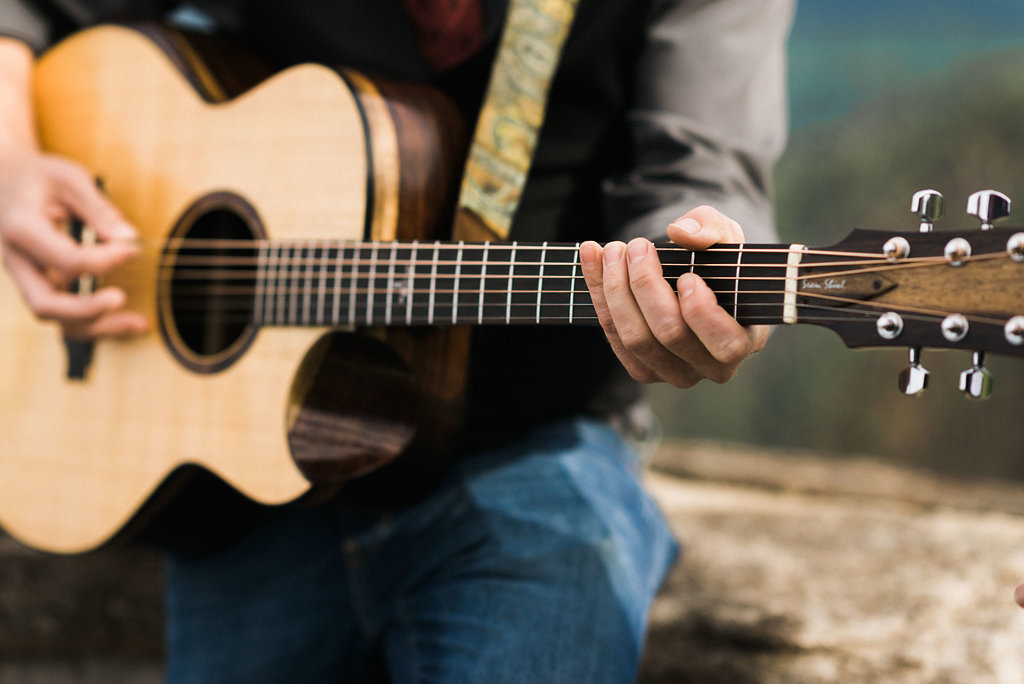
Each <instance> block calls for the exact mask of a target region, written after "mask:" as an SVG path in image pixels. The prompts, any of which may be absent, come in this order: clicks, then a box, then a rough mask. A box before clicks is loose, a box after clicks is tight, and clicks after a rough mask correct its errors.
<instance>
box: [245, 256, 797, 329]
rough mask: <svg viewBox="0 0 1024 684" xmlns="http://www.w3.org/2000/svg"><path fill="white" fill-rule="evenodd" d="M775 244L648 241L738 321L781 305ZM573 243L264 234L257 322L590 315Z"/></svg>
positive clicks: (762, 317) (439, 321) (584, 320)
mask: <svg viewBox="0 0 1024 684" xmlns="http://www.w3.org/2000/svg"><path fill="white" fill-rule="evenodd" d="M788 253H789V248H788V247H787V246H783V245H761V246H758V245H721V246H718V247H715V248H712V249H710V250H707V251H700V252H692V251H687V250H683V249H681V248H678V247H676V246H674V245H668V244H664V245H658V254H659V257H660V260H661V262H662V264H663V267H664V274H665V277H666V279H667V280H668V281H669V282H670V283H671V284H672V285H673V286H674V284H675V280H676V278H677V277H678V276H679V275H681V274H682V273H684V272H693V273H696V274H697V275H700V276H701V277H703V278H704V279H705V281H706V282H707V283H708V284H709V285H710V286H711V288H712V290H713V291H714V292H715V293H716V296H717V298H718V301H719V303H720V304H721V305H722V306H723V307H724V308H725V309H726V310H727V311H729V312H730V313H731V314H732V315H733V316H734V317H735V318H736V319H737V320H739V321H740V322H741V323H744V324H749V323H778V322H782V320H783V314H784V290H785V281H786V261H787V254H788ZM578 254H579V252H578V245H574V244H565V243H560V244H555V243H541V244H538V243H531V244H525V243H515V242H513V243H456V242H424V243H418V242H411V243H410V242H332V241H322V242H317V241H300V242H265V243H261V245H260V246H259V252H258V265H257V273H256V283H255V284H256V287H255V301H254V304H253V306H254V312H255V321H256V322H257V323H258V324H260V325H288V326H363V325H366V326H376V325H385V326H393V325H459V324H468V325H494V324H504V325H516V324H558V325H565V324H584V325H586V324H596V323H597V319H596V315H595V313H594V308H593V305H592V303H591V299H590V294H589V292H588V291H587V286H586V283H585V282H584V280H583V274H582V271H581V269H580V264H579V256H578Z"/></svg>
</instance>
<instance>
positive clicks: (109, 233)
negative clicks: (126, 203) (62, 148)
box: [49, 158, 138, 242]
mask: <svg viewBox="0 0 1024 684" xmlns="http://www.w3.org/2000/svg"><path fill="white" fill-rule="evenodd" d="M49 163H50V164H51V165H52V169H53V178H54V181H55V190H56V193H57V199H58V201H60V202H61V203H62V204H63V205H65V206H67V207H68V208H69V209H71V212H72V214H73V215H74V216H77V217H78V218H79V219H81V220H82V221H83V222H84V223H85V224H86V225H88V226H90V227H91V228H92V229H93V230H95V231H96V234H97V235H98V236H99V238H100V239H101V240H103V241H111V240H123V241H127V242H131V241H134V240H135V239H137V237H138V233H137V231H136V230H135V229H134V228H133V227H132V226H131V225H130V224H129V223H128V222H127V221H126V220H125V219H124V217H123V216H122V215H121V212H120V211H118V209H117V207H116V206H114V203H113V202H111V201H110V200H109V199H108V198H107V197H106V195H104V194H103V192H102V191H101V190H100V188H99V186H98V185H97V184H96V181H95V179H94V178H93V177H92V176H91V175H90V174H89V172H88V171H86V170H85V169H84V168H83V167H81V166H79V165H77V164H74V163H71V162H68V161H66V160H63V159H53V158H51V159H50V160H49Z"/></svg>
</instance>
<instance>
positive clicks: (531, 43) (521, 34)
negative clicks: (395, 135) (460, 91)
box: [454, 0, 579, 240]
mask: <svg viewBox="0 0 1024 684" xmlns="http://www.w3.org/2000/svg"><path fill="white" fill-rule="evenodd" d="M578 1H579V0H510V2H509V8H508V15H507V16H506V18H505V28H504V32H503V33H502V36H501V43H500V45H499V47H498V53H497V57H496V58H495V61H494V66H493V67H492V70H491V78H490V82H489V83H488V86H487V92H486V94H485V96H484V103H483V107H482V108H481V110H480V117H479V119H477V124H476V131H475V132H474V135H473V140H472V142H471V146H470V150H469V156H468V158H467V160H466V167H465V170H464V172H463V176H462V188H461V191H460V195H459V203H458V211H457V213H456V217H455V228H454V237H455V238H456V239H460V240H505V239H507V238H508V235H509V231H510V229H511V227H512V219H513V217H514V215H515V212H516V208H517V207H518V206H519V200H520V198H521V197H522V194H523V186H524V185H525V184H526V178H527V175H528V174H529V171H530V164H531V163H532V161H533V154H534V149H535V148H536V146H537V138H538V136H539V135H540V129H541V125H542V124H543V122H544V113H545V110H546V108H547V100H548V93H549V91H550V88H551V81H552V79H553V77H554V74H555V70H556V69H557V67H558V62H559V59H560V57H561V54H562V47H563V45H564V44H565V39H566V37H567V36H568V35H569V28H570V27H571V25H572V21H573V18H574V17H575V14H576V5H577V3H578Z"/></svg>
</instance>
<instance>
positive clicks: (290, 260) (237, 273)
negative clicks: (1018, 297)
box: [158, 250, 1006, 281]
mask: <svg viewBox="0 0 1024 684" xmlns="http://www.w3.org/2000/svg"><path fill="white" fill-rule="evenodd" d="M685 253H687V254H690V253H691V252H689V251H685ZM700 253H705V252H700ZM748 253H749V254H757V253H758V251H757V250H750V251H749V252H748ZM801 254H803V255H805V256H806V255H818V254H826V253H825V252H817V251H806V252H801ZM1001 258H1006V253H1005V252H990V253H984V254H977V255H974V256H972V257H971V260H972V261H986V260H994V259H1001ZM242 259H243V260H242V261H239V258H237V257H217V256H205V255H204V256H197V257H195V258H194V259H193V258H191V257H190V258H179V259H176V260H174V261H173V262H171V263H162V264H160V265H159V266H158V271H159V273H160V275H158V280H162V281H166V280H170V279H173V280H187V279H190V278H196V279H201V280H208V279H210V278H211V275H213V276H214V277H218V278H222V279H226V278H235V279H246V278H255V277H257V276H253V275H251V273H256V274H257V275H258V274H259V273H260V271H261V269H260V268H257V269H256V270H255V271H247V270H241V269H235V268H230V266H233V265H248V264H249V263H256V262H254V261H248V260H247V259H248V258H242ZM277 259H278V263H277V265H276V267H274V266H271V267H267V268H264V269H262V270H270V271H273V275H274V276H275V277H277V278H279V279H280V278H281V277H294V276H295V275H296V274H300V275H302V276H307V275H309V273H307V271H311V270H315V269H319V270H328V271H330V272H331V273H332V274H333V272H334V270H337V269H338V268H341V269H342V270H344V271H345V273H346V277H352V275H355V277H357V278H363V277H366V278H369V277H371V276H373V277H380V278H383V277H384V275H383V274H381V273H380V271H379V268H376V269H375V268H374V265H376V266H378V267H380V266H383V265H387V266H389V267H390V266H391V265H394V266H395V267H396V268H398V267H406V266H412V267H413V268H414V269H415V267H417V266H418V267H423V268H427V267H434V266H435V265H436V266H455V265H461V266H462V267H463V268H472V267H474V266H480V265H482V263H483V262H473V261H467V260H461V261H458V262H456V261H446V260H437V261H434V260H430V259H418V260H411V259H410V260H398V259H395V260H389V259H387V258H386V257H380V258H378V259H377V260H376V263H375V264H374V263H373V262H370V263H367V262H368V261H369V260H368V259H366V258H364V257H359V258H355V257H353V258H352V259H345V258H341V259H339V258H329V257H322V256H321V257H307V256H281V255H278V256H277ZM282 262H283V263H282ZM183 263H184V264H186V265H193V264H194V265H197V266H202V265H207V264H213V266H215V267H220V266H228V267H229V268H227V269H226V270H213V269H212V268H205V269H196V270H193V271H186V272H183V271H182V270H181V265H182V264H183ZM541 263H542V262H532V261H518V260H517V261H500V260H491V259H489V260H488V261H487V266H488V268H491V267H499V268H500V267H502V266H505V267H511V266H515V267H516V268H532V267H539V266H540V265H541ZM543 263H544V265H545V267H546V268H558V267H563V268H571V267H572V266H573V264H574V262H560V263H556V262H550V261H545V262H543ZM948 263H949V262H948V260H947V259H946V258H945V257H943V256H931V257H917V258H914V259H904V260H901V261H899V262H895V263H894V262H892V261H890V260H888V259H885V258H884V257H881V256H879V255H875V254H872V255H868V256H866V257H864V258H859V259H857V260H852V261H842V262H840V261H837V262H810V261H807V262H803V263H801V265H800V267H801V268H816V269H817V268H836V269H840V268H842V269H843V270H836V271H834V272H824V273H817V272H816V273H810V274H806V275H802V276H798V277H797V279H798V280H803V279H813V280H817V279H822V278H829V277H837V276H850V275H857V274H861V273H876V272H884V271H891V270H902V269H907V268H912V267H923V266H933V265H943V264H948ZM350 264H355V265H356V266H357V269H356V272H355V273H354V274H353V273H352V270H351V269H345V267H346V266H348V265H350ZM258 265H259V264H258ZM737 265H740V264H737V263H728V262H725V263H698V264H696V267H697V268H700V269H713V268H722V269H729V270H734V269H735V268H736V267H737ZM741 265H742V267H743V268H744V269H747V268H748V267H749V268H753V269H762V268H763V269H784V268H785V267H786V265H785V264H784V263H758V262H749V261H746V260H745V261H744V262H743V263H742V264H741ZM872 265H878V266H879V267H880V268H868V267H869V266H872ZM329 266H333V267H334V269H333V270H331V269H326V268H324V267H329ZM362 266H365V267H366V269H367V270H365V271H363V270H360V269H359V267H362ZM851 266H857V267H860V269H859V270H850V268H849V267H851ZM662 267H663V268H665V269H672V268H681V269H684V270H689V269H690V268H691V265H690V264H683V263H665V264H662ZM402 275H403V277H404V278H405V279H406V280H408V279H409V278H410V277H411V276H415V277H420V273H419V271H418V270H416V271H415V272H414V273H412V274H410V273H408V272H407V271H406V272H403V274H402ZM525 275H526V277H530V274H525ZM438 276H439V277H449V274H438ZM487 277H494V278H500V279H505V278H507V272H506V273H505V274H501V273H500V271H499V272H498V273H491V274H488V275H487ZM549 277H550V278H552V279H557V278H560V277H561V278H565V277H570V276H559V275H557V274H551V275H550V276H549V275H545V280H547V279H548V278H549ZM708 277H710V278H715V277H716V276H705V279H708ZM718 277H720V278H721V279H723V280H734V279H735V278H736V276H727V277H726V276H718ZM751 279H752V280H771V279H778V280H784V279H785V277H778V276H740V280H751Z"/></svg>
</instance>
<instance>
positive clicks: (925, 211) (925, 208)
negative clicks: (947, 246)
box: [910, 190, 942, 233]
mask: <svg viewBox="0 0 1024 684" xmlns="http://www.w3.org/2000/svg"><path fill="white" fill-rule="evenodd" d="M910 211H912V212H914V213H915V214H916V215H917V216H918V218H920V219H921V232H922V233H930V232H932V227H933V226H934V225H935V222H936V221H938V220H939V219H940V218H942V193H941V192H939V191H938V190H918V191H917V192H915V193H914V197H913V198H912V199H911V201H910Z"/></svg>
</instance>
